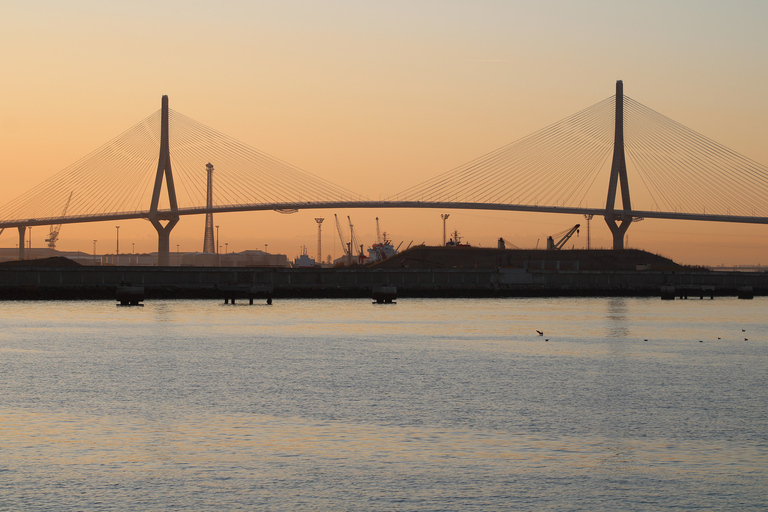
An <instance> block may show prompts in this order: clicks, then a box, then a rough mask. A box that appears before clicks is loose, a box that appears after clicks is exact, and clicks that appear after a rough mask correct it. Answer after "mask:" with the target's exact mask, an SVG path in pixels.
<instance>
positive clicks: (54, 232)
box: [45, 191, 74, 249]
mask: <svg viewBox="0 0 768 512" xmlns="http://www.w3.org/2000/svg"><path fill="white" fill-rule="evenodd" d="M73 193H74V191H73V192H70V193H69V197H68V198H67V202H66V203H65V204H64V210H62V212H61V216H62V217H63V216H65V215H66V214H67V210H68V209H69V202H70V201H72V194H73ZM60 231H61V224H55V225H51V231H50V233H49V234H48V238H46V239H45V241H46V242H48V248H49V249H55V248H56V240H58V239H59V232H60Z"/></svg>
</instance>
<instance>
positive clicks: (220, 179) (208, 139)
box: [169, 110, 360, 208]
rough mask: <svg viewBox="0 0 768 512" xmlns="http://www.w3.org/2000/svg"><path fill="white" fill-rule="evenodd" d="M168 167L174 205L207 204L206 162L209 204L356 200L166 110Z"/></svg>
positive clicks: (348, 194)
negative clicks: (209, 174) (210, 171)
mask: <svg viewBox="0 0 768 512" xmlns="http://www.w3.org/2000/svg"><path fill="white" fill-rule="evenodd" d="M169 124H170V130H169V131H170V134H169V137H170V141H171V142H170V148H171V149H170V151H171V166H172V168H173V175H174V179H175V184H176V194H177V199H178V202H179V208H196V207H201V208H204V207H205V205H206V179H207V174H206V171H205V165H206V164H207V163H209V162H210V163H211V164H213V166H214V177H213V207H214V208H217V207H227V206H247V205H260V204H261V205H273V204H294V205H298V204H306V203H317V202H348V201H359V200H360V196H359V195H358V194H356V193H354V192H352V191H349V190H347V189H345V188H343V187H340V186H338V185H335V184H334V183H332V182H330V181H327V180H325V179H323V178H320V177H318V176H315V175H313V174H310V173H308V172H305V171H303V170H301V169H299V168H297V167H295V166H293V165H290V164H288V163H285V162H283V161H281V160H278V159H276V158H274V157H272V156H270V155H268V154H266V153H263V152H261V151H259V150H257V149H254V148H252V147H250V146H248V145H246V144H244V143H242V142H240V141H238V140H235V139H233V138H231V137H228V136H226V135H224V134H222V133H220V132H217V131H215V130H213V129H211V128H209V127H207V126H205V125H203V124H201V123H198V122H197V121H194V120H192V119H190V118H189V117H186V116H184V115H182V114H180V113H178V112H176V111H174V110H171V111H170V121H169Z"/></svg>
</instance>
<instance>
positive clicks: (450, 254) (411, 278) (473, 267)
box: [0, 247, 768, 300]
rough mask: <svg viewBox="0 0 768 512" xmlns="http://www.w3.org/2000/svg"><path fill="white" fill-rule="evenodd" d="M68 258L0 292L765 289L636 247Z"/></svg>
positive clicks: (761, 279) (73, 295)
mask: <svg viewBox="0 0 768 512" xmlns="http://www.w3.org/2000/svg"><path fill="white" fill-rule="evenodd" d="M61 260H62V259H54V258H52V259H49V260H33V261H23V262H13V263H10V264H3V265H0V300H35V299H40V300H48V299H112V300H114V299H115V295H116V291H117V288H118V287H119V286H121V285H128V284H130V285H132V286H134V287H140V288H141V289H142V293H143V297H145V298H146V299H153V298H217V299H225V298H226V299H229V300H231V299H237V300H242V299H266V298H282V297H299V298H336V297H368V298H370V297H371V296H372V291H373V290H374V288H378V287H395V288H396V290H397V297H400V298H403V297H543V296H660V294H661V293H662V291H663V290H666V292H665V293H667V294H669V293H670V290H672V292H671V293H672V295H679V296H697V297H698V296H702V297H703V296H707V297H709V296H716V295H737V294H740V293H741V292H743V291H744V290H749V294H755V295H768V273H766V272H719V271H718V272H716V271H709V270H705V269H699V268H692V267H685V266H682V265H678V264H676V263H675V262H673V261H671V260H669V259H666V258H663V257H661V256H658V255H655V254H651V253H647V252H644V251H639V250H626V251H602V250H597V251H581V250H578V251H577V250H566V251H543V250H542V251H521V250H499V249H485V248H470V247H466V248H465V247H458V248H444V247H415V248H412V249H410V250H408V251H404V252H403V253H402V254H400V255H398V256H396V257H394V258H391V259H389V260H386V261H384V262H381V263H379V264H377V265H374V266H370V267H351V268H295V269H294V268H268V267H252V268H247V267H237V268H233V267H229V268H219V267H132V266H124V267H106V266H105V267H96V266H79V265H77V264H76V263H73V262H69V261H67V260H64V261H61Z"/></svg>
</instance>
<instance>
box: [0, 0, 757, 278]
mask: <svg viewBox="0 0 768 512" xmlns="http://www.w3.org/2000/svg"><path fill="white" fill-rule="evenodd" d="M767 25H768V3H767V2H764V1H762V0H753V1H747V0H737V1H732V2H722V1H709V0H695V1H694V0H689V1H672V2H670V1H643V2H637V1H608V0H605V1H602V0H599V1H598V0H583V1H579V2H572V1H565V0H563V1H542V2H532V1H527V2H522V1H511V0H509V1H474V2H470V1H452V0H444V1H425V0H409V1H397V0H395V1H392V0H388V1H386V2H384V1H381V2H372V1H351V0H350V1H291V0H287V1H286V0H282V1H279V2H278V1H274V2H265V1H258V0H252V1H226V0H224V1H221V2H215V3H214V2H202V1H197V0H185V1H163V0H152V1H145V0H139V1H131V2H104V1H97V0H91V1H86V0H70V1H68V2H59V1H53V0H49V1H21V0H4V1H3V2H0V63H1V64H2V67H3V81H2V86H0V88H1V90H2V95H1V96H0V102H2V109H0V137H1V138H0V140H2V149H3V151H2V155H3V163H2V164H3V169H4V171H3V174H4V179H3V186H2V188H0V204H5V203H7V202H9V201H11V200H12V199H14V198H15V197H17V196H19V195H20V194H22V193H24V192H25V191H27V190H29V189H30V188H32V187H33V186H35V185H37V184H38V183H40V182H42V181H43V180H45V179H46V178H48V177H50V176H51V175H53V174H55V173H56V172H58V171H60V170H62V169H64V168H65V167H67V166H68V165H70V164H72V163H73V162H75V161H76V160H78V159H79V158H81V157H83V156H84V155H86V154H88V153H89V152H91V151H92V150H94V149H95V148H97V147H99V146H101V145H102V144H104V143H105V142H107V141H108V140H110V139H112V138H113V137H115V136H117V135H118V134H120V133H122V132H123V131H124V130H126V129H127V128H129V127H131V126H133V125H134V124H135V123H137V122H138V121H140V120H142V119H144V118H145V117H147V116H148V115H149V114H151V113H152V112H154V111H156V110H157V109H158V108H159V107H160V98H161V96H162V95H164V94H167V95H168V96H169V98H170V105H171V108H172V109H174V110H176V111H178V112H180V113H183V114H184V115H186V116H188V117H190V118H192V119H195V120H196V121H199V122H201V123H203V124H205V125H208V126H210V127H212V128H214V129H216V130H218V131H220V132H223V133H225V134H227V135H229V136H231V137H234V138H235V139H238V140H240V141H242V142H244V143H246V144H248V145H250V146H253V147H255V148H258V149H259V150H261V151H263V152H265V153H268V154H270V155H272V156H274V157H277V158H279V159H281V160H284V161H286V162H289V163H291V164H293V165H295V166H297V167H299V168H301V169H304V170H306V171H308V172H310V173H312V174H315V175H317V176H321V177H323V178H325V179H328V180H330V181H332V182H334V183H336V184H339V185H342V186H344V187H345V188H348V189H350V190H352V191H355V192H357V193H360V194H362V195H365V196H367V197H368V198H370V199H378V198H384V197H387V196H389V195H391V194H394V193H397V192H399V191H401V190H403V189H405V188H407V187H409V186H412V185H415V184H417V183H419V182H421V181H424V180H427V179H429V178H431V177H433V176H435V175H437V174H440V173H442V172H444V171H447V170H449V169H452V168H454V167H456V166H458V165H461V164H463V163H465V162H467V161H469V160H472V159H474V158H476V157H478V156H480V155H483V154H485V153H487V152H489V151H492V150H494V149H496V148H498V147H500V146H503V145H505V144H507V143H510V142H512V141H515V140H517V139H519V138H521V137H524V136H526V135H528V134H530V133H533V132H535V131H536V130H538V129H540V128H543V127H545V126H547V125H549V124H552V123H553V122H555V121H558V120H560V119H562V118H565V117H567V116H569V115H571V114H573V113H575V112H577V111H579V110H581V109H583V108H586V107H588V106H590V105H593V104H594V103H597V102H599V101H601V100H603V99H605V98H607V97H609V96H611V95H612V94H613V93H614V87H615V85H614V84H615V81H616V80H617V79H621V80H623V81H624V90H625V93H626V94H627V95H628V96H630V97H632V98H633V99H635V100H637V101H639V102H641V103H643V104H645V105H647V106H648V107H650V108H652V109H654V110H656V111H658V112H661V113H663V114H664V115H666V116H668V117H670V118H672V119H674V120H676V121H678V122H680V123H682V124H684V125H686V126H688V127H690V128H691V129H693V130H696V131H697V132H699V133H701V134H704V135H706V136H707V137H709V138H711V139H714V140H715V141H718V142H719V143H721V144H723V145H725V146H727V147H729V148H731V149H732V150H734V151H736V152H738V153H741V154H743V155H745V156H747V157H749V158H751V159H753V160H755V161H757V162H760V163H762V164H768V144H766V140H768V127H767V126H766V123H765V121H766V120H767V119H768V94H766V91H768V66H766V64H765V63H766V57H768V30H766V26H767ZM601 186H602V187H603V188H604V189H605V188H607V183H604V184H602V185H601ZM630 186H632V184H630ZM766 200H767V201H768V198H766ZM149 201H150V197H147V205H149ZM595 206H598V205H595ZM334 213H336V214H338V215H339V217H340V218H343V219H345V220H346V216H347V215H350V216H351V217H352V220H353V222H354V224H355V228H356V230H357V231H358V234H359V236H360V237H361V238H362V240H363V241H364V242H365V243H366V244H367V245H370V244H371V243H373V242H374V237H375V221H374V219H375V217H377V216H378V217H379V219H380V222H381V227H382V230H384V231H387V232H388V233H389V234H390V235H391V237H392V239H393V240H394V242H395V245H397V244H398V243H400V242H401V241H402V242H403V247H404V246H406V245H408V243H410V242H411V241H412V242H413V243H422V242H425V243H427V244H431V245H437V244H439V243H441V241H442V221H441V219H440V214H441V213H450V215H451V216H450V218H449V220H448V229H449V230H450V231H453V230H458V231H459V232H460V234H461V235H462V236H463V238H464V240H465V241H467V242H469V243H471V244H473V245H482V246H495V245H496V240H497V239H498V238H499V237H503V238H505V239H507V240H509V241H511V242H512V243H514V244H515V245H517V246H520V247H531V248H532V247H535V246H536V244H537V241H538V244H539V246H542V245H544V243H545V240H546V237H547V236H548V235H550V234H553V233H557V232H560V231H562V230H564V229H566V228H568V227H570V226H572V225H574V224H576V223H581V224H582V225H584V223H585V220H584V218H583V217H581V216H577V215H554V214H536V215H534V214H523V213H514V212H508V213H503V212H473V211H443V210H419V211H398V210H382V211H374V210H352V211H346V210H339V211H330V210H327V211H317V210H316V211H301V212H299V213H297V214H294V215H290V216H287V215H280V214H278V213H275V212H250V213H230V214H220V215H217V217H216V219H215V223H216V224H218V225H220V226H221V227H220V243H221V244H222V245H224V243H225V242H226V243H227V244H228V250H229V251H230V252H231V251H241V250H245V249H263V248H264V245H265V244H268V245H269V251H270V252H279V253H284V254H286V255H287V256H288V257H289V258H291V259H292V258H293V257H295V256H297V255H298V254H299V252H300V250H301V249H300V248H301V246H302V245H306V246H307V250H308V252H309V254H310V255H312V256H314V253H315V252H316V250H315V247H316V233H317V225H316V223H315V221H314V218H315V217H318V216H322V217H325V218H326V221H325V223H324V225H323V228H324V229H323V246H324V249H323V252H324V253H325V254H324V256H325V255H326V254H333V255H334V256H340V255H341V248H340V244H339V240H338V236H337V234H336V230H335V226H334V225H333V214H334ZM115 224H118V223H115V222H103V223H93V224H80V225H65V226H64V227H63V229H62V232H61V235H60V241H59V243H58V246H57V248H58V249H60V250H81V251H85V252H88V253H90V252H91V250H92V240H94V239H97V240H98V245H97V251H98V252H99V253H102V252H114V250H115V232H116V230H115ZM119 224H120V245H121V252H126V251H128V250H130V247H131V244H135V249H136V251H137V252H139V251H141V252H144V251H155V250H157V239H156V234H155V232H154V230H153V228H152V227H151V225H150V224H149V223H148V222H146V221H143V220H134V221H122V222H120V223H119ZM203 225H204V218H203V216H194V217H184V218H182V220H181V222H180V223H179V224H178V225H177V227H176V228H175V229H174V231H173V233H172V235H171V247H172V248H173V249H174V250H175V248H176V245H177V244H178V245H179V248H180V250H181V251H182V252H185V251H200V250H202V245H203ZM591 231H592V245H593V246H594V247H606V248H607V247H609V246H610V244H611V239H610V233H609V231H608V229H607V227H606V226H605V223H604V221H603V220H602V219H597V218H596V219H594V220H593V221H592V225H591ZM47 234H48V229H47V228H43V227H37V228H33V230H32V237H33V241H32V246H33V247H42V246H44V241H43V240H44V238H45V237H46V236H47ZM628 238H629V239H628V241H629V246H631V247H638V248H642V249H646V250H649V251H653V252H656V253H660V254H662V255H664V256H668V257H671V258H673V259H675V260H677V261H679V262H682V263H689V264H701V265H719V264H726V265H730V264H762V265H768V226H765V225H754V226H751V225H734V224H718V223H704V222H684V221H662V220H652V219H647V220H645V221H643V222H642V223H638V224H637V225H633V226H632V227H630V229H629V232H628ZM16 243H18V236H17V231H16V230H15V229H13V230H6V232H4V233H3V234H2V235H0V247H14V246H15V244H16ZM572 244H573V245H574V246H575V247H576V248H583V247H585V245H586V232H585V230H582V233H581V236H580V237H579V238H574V239H572ZM572 244H569V247H570V245H572ZM126 248H127V249H126Z"/></svg>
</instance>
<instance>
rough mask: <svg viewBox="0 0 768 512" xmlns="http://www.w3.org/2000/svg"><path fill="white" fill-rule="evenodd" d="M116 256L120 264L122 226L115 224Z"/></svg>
mask: <svg viewBox="0 0 768 512" xmlns="http://www.w3.org/2000/svg"><path fill="white" fill-rule="evenodd" d="M115 258H117V262H116V263H117V264H118V265H119V264H120V226H115Z"/></svg>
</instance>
